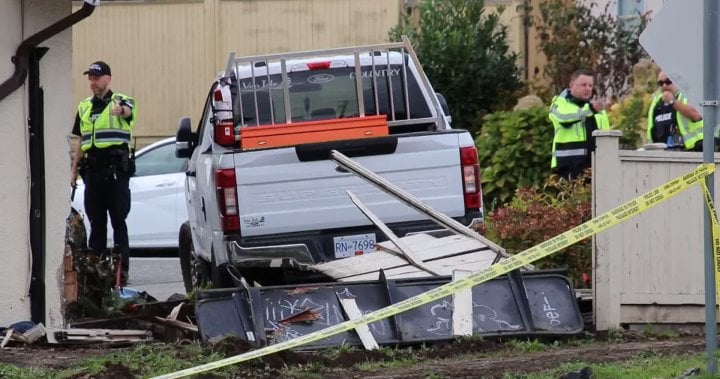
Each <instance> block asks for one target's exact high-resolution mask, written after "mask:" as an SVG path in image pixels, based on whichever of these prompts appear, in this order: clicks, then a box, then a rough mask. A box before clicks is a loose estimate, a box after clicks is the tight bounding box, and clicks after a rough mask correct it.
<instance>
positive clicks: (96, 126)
mask: <svg viewBox="0 0 720 379" xmlns="http://www.w3.org/2000/svg"><path fill="white" fill-rule="evenodd" d="M116 99H117V100H121V101H123V102H127V103H130V104H132V108H131V111H132V118H131V119H130V121H129V122H128V120H126V119H125V118H124V117H121V116H111V115H110V109H111V105H112V103H113V101H115V100H116ZM92 107H93V105H92V96H91V97H88V98H87V99H85V100H83V101H81V102H80V104H78V115H79V116H80V134H81V135H82V142H81V144H80V148H81V149H82V151H88V150H89V149H90V148H91V147H93V146H94V147H97V148H100V149H102V148H106V147H110V146H119V145H122V144H128V145H129V144H130V141H131V139H132V132H133V127H134V126H135V119H136V117H137V113H136V112H137V108H136V107H135V99H133V98H132V97H129V96H127V95H123V94H121V93H113V95H112V99H111V101H110V103H108V105H106V106H105V109H103V111H102V112H101V113H100V114H99V115H98V116H97V117H96V118H95V120H94V121H93V120H92V119H91V116H92Z"/></svg>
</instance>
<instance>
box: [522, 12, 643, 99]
mask: <svg viewBox="0 0 720 379" xmlns="http://www.w3.org/2000/svg"><path fill="white" fill-rule="evenodd" d="M575 3H577V4H575ZM610 4H611V3H608V5H607V6H605V8H604V9H599V6H598V5H597V3H596V2H595V1H589V2H587V1H586V2H575V1H573V2H569V1H566V0H542V1H541V2H540V4H539V6H538V8H539V16H538V17H532V16H531V17H530V19H529V20H528V22H529V24H531V25H533V26H534V27H535V28H536V30H537V32H538V38H539V41H538V42H539V50H540V51H541V52H542V53H543V54H544V55H545V56H546V57H547V61H548V62H547V64H546V65H545V68H544V74H545V75H546V76H547V77H548V78H550V80H551V84H550V86H551V88H550V90H551V92H552V93H558V92H560V91H561V90H562V89H563V88H566V87H567V84H568V82H569V80H570V74H572V72H573V71H575V70H577V69H578V68H589V69H592V70H594V71H595V72H596V73H597V78H596V88H597V90H598V94H599V95H600V96H605V97H610V96H615V97H622V96H623V95H626V94H628V93H629V92H630V90H631V88H632V80H631V78H632V76H631V74H632V68H633V65H634V64H635V63H637V62H638V61H639V60H640V59H641V58H644V57H646V54H645V52H644V50H643V49H642V47H641V46H640V40H639V35H640V32H641V31H642V30H643V29H644V28H645V25H646V24H647V20H648V15H647V14H638V15H636V16H635V17H630V18H619V17H616V16H614V15H612V14H611V13H610V12H609V9H608V7H609V6H610ZM612 4H614V3H612ZM528 14H529V12H528Z"/></svg>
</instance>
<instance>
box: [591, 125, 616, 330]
mask: <svg viewBox="0 0 720 379" xmlns="http://www.w3.org/2000/svg"><path fill="white" fill-rule="evenodd" d="M593 135H594V136H595V143H596V146H597V148H596V150H595V155H594V157H593V176H592V185H593V191H592V192H593V196H592V197H593V208H592V209H593V217H596V216H597V215H600V214H603V213H605V212H607V211H608V210H610V209H612V208H614V207H616V206H618V205H619V204H620V200H621V199H620V190H619V188H620V185H621V183H620V180H621V179H622V175H621V173H620V158H619V157H618V153H619V147H618V146H619V143H620V136H622V132H621V131H619V130H602V131H600V130H598V131H595V132H594V133H593ZM620 237H621V233H620V229H619V228H618V227H611V228H610V229H608V230H605V231H604V232H601V233H598V234H597V235H596V236H595V237H594V238H593V248H592V254H593V256H592V262H593V320H594V321H595V328H596V330H608V329H612V328H618V327H619V326H620V292H621V288H622V275H621V271H620V270H621V267H622V266H621V262H622V251H621V246H622V244H621V241H620Z"/></svg>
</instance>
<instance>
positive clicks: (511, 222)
mask: <svg viewBox="0 0 720 379" xmlns="http://www.w3.org/2000/svg"><path fill="white" fill-rule="evenodd" d="M588 179H589V172H586V174H585V175H584V176H581V177H580V178H578V179H575V180H573V181H567V180H565V179H560V178H558V176H556V175H552V176H550V177H549V178H548V179H547V180H546V181H545V182H544V184H543V185H542V186H533V187H529V188H520V189H518V190H517V191H516V194H515V197H514V198H513V199H512V201H510V203H508V204H507V205H506V206H504V207H501V208H498V209H496V210H495V211H492V212H490V213H489V214H488V217H487V218H486V223H485V225H484V226H483V227H484V230H482V232H484V233H485V234H486V235H487V236H488V237H489V238H490V239H492V240H494V241H496V242H498V244H500V245H501V246H503V247H504V248H505V249H506V250H507V252H508V253H511V254H517V253H520V252H522V251H523V250H526V249H528V248H530V247H532V246H535V245H537V244H539V243H541V242H543V241H546V240H548V239H550V238H552V237H555V236H556V235H558V234H561V233H563V232H566V231H568V230H570V229H571V228H573V227H575V226H578V225H580V224H582V223H583V222H585V221H588V220H590V218H591V217H592V207H591V204H592V203H591V199H592V188H591V186H590V184H589V180H588ZM591 246H592V245H591V239H590V238H588V239H585V240H583V241H580V242H578V243H576V244H574V245H572V246H569V247H567V248H565V249H563V250H562V251H560V252H558V253H555V254H553V255H550V256H549V257H546V258H543V259H541V260H540V261H538V262H535V265H536V267H538V268H562V267H565V268H567V269H568V275H569V276H570V278H571V280H573V282H574V283H575V286H576V287H583V286H587V285H589V278H590V275H591V272H592V253H591Z"/></svg>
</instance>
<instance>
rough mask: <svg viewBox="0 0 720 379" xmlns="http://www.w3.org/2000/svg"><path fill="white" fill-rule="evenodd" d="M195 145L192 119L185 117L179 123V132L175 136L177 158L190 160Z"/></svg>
mask: <svg viewBox="0 0 720 379" xmlns="http://www.w3.org/2000/svg"><path fill="white" fill-rule="evenodd" d="M194 145H195V144H194V141H193V133H192V126H191V124H190V117H183V118H181V119H180V122H179V123H178V130H177V133H176V134H175V156H176V157H178V158H190V156H191V155H192V151H193V149H194V148H195V146H194Z"/></svg>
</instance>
